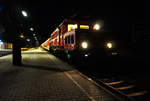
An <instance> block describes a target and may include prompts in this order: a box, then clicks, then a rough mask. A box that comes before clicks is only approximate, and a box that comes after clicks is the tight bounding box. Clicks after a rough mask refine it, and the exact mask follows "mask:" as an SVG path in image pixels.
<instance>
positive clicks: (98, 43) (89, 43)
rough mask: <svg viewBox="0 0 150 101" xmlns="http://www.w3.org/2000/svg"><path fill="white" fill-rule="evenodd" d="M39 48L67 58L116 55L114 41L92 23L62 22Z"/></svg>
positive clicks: (97, 24)
mask: <svg viewBox="0 0 150 101" xmlns="http://www.w3.org/2000/svg"><path fill="white" fill-rule="evenodd" d="M41 46H42V47H43V48H45V49H47V50H49V51H50V52H51V53H54V54H55V53H56V54H63V55H64V56H67V57H68V58H78V59H79V58H82V57H83V58H87V57H91V56H97V55H101V56H105V55H118V51H117V50H116V49H117V44H115V41H113V40H112V39H111V38H110V37H108V33H106V32H105V31H103V26H102V24H101V23H95V22H93V21H81V20H72V19H70V20H64V21H63V22H62V23H61V24H60V25H59V26H58V28H56V30H55V31H54V32H53V33H52V34H51V36H50V38H49V39H48V40H46V41H45V42H44V43H43V44H42V45H41Z"/></svg>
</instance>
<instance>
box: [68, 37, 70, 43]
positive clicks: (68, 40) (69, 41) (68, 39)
mask: <svg viewBox="0 0 150 101" xmlns="http://www.w3.org/2000/svg"><path fill="white" fill-rule="evenodd" d="M68 44H70V36H68Z"/></svg>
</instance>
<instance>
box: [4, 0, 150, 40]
mask: <svg viewBox="0 0 150 101" xmlns="http://www.w3.org/2000/svg"><path fill="white" fill-rule="evenodd" d="M3 1H5V0H3ZM14 1H15V0H14ZM16 2H18V4H19V6H20V7H21V8H22V9H25V10H26V11H27V12H28V14H29V20H30V21H31V22H32V23H34V25H35V26H36V27H37V29H38V31H39V33H40V35H41V36H42V37H48V36H49V34H48V33H51V32H52V31H53V30H54V29H55V27H56V26H57V25H59V24H60V23H61V22H62V21H63V20H64V19H65V18H67V17H69V16H71V15H74V14H76V15H78V16H82V15H86V16H87V15H90V16H94V17H96V18H98V19H101V20H104V23H105V25H106V26H110V27H111V29H112V30H113V31H114V32H115V31H116V32H117V31H119V32H120V33H121V31H122V32H124V33H128V30H130V25H131V24H132V23H133V24H142V25H143V24H148V25H149V17H150V16H149V10H150V9H149V1H146V0H145V1H144V0H143V1H136V2H135V1H133V2H131V1H129V2H128V1H120V2H118V1H116V2H115V1H114V0H112V1H111V0H109V1H100V0H99V1H89V0H86V1H85V0H82V2H81V0H80V1H64V0H62V1H59V0H58V1H50V0H49V1H47V0H42V1H41V0H36V1H33V0H32V1H31V0H30V1H27V0H16ZM121 26H122V27H121ZM145 30H146V29H145Z"/></svg>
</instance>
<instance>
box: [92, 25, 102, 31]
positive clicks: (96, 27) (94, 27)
mask: <svg viewBox="0 0 150 101" xmlns="http://www.w3.org/2000/svg"><path fill="white" fill-rule="evenodd" d="M100 28H101V27H100V25H99V24H95V25H94V26H93V29H94V30H100Z"/></svg>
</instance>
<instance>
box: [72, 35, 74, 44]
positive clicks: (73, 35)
mask: <svg viewBox="0 0 150 101" xmlns="http://www.w3.org/2000/svg"><path fill="white" fill-rule="evenodd" d="M71 44H74V35H71Z"/></svg>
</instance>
